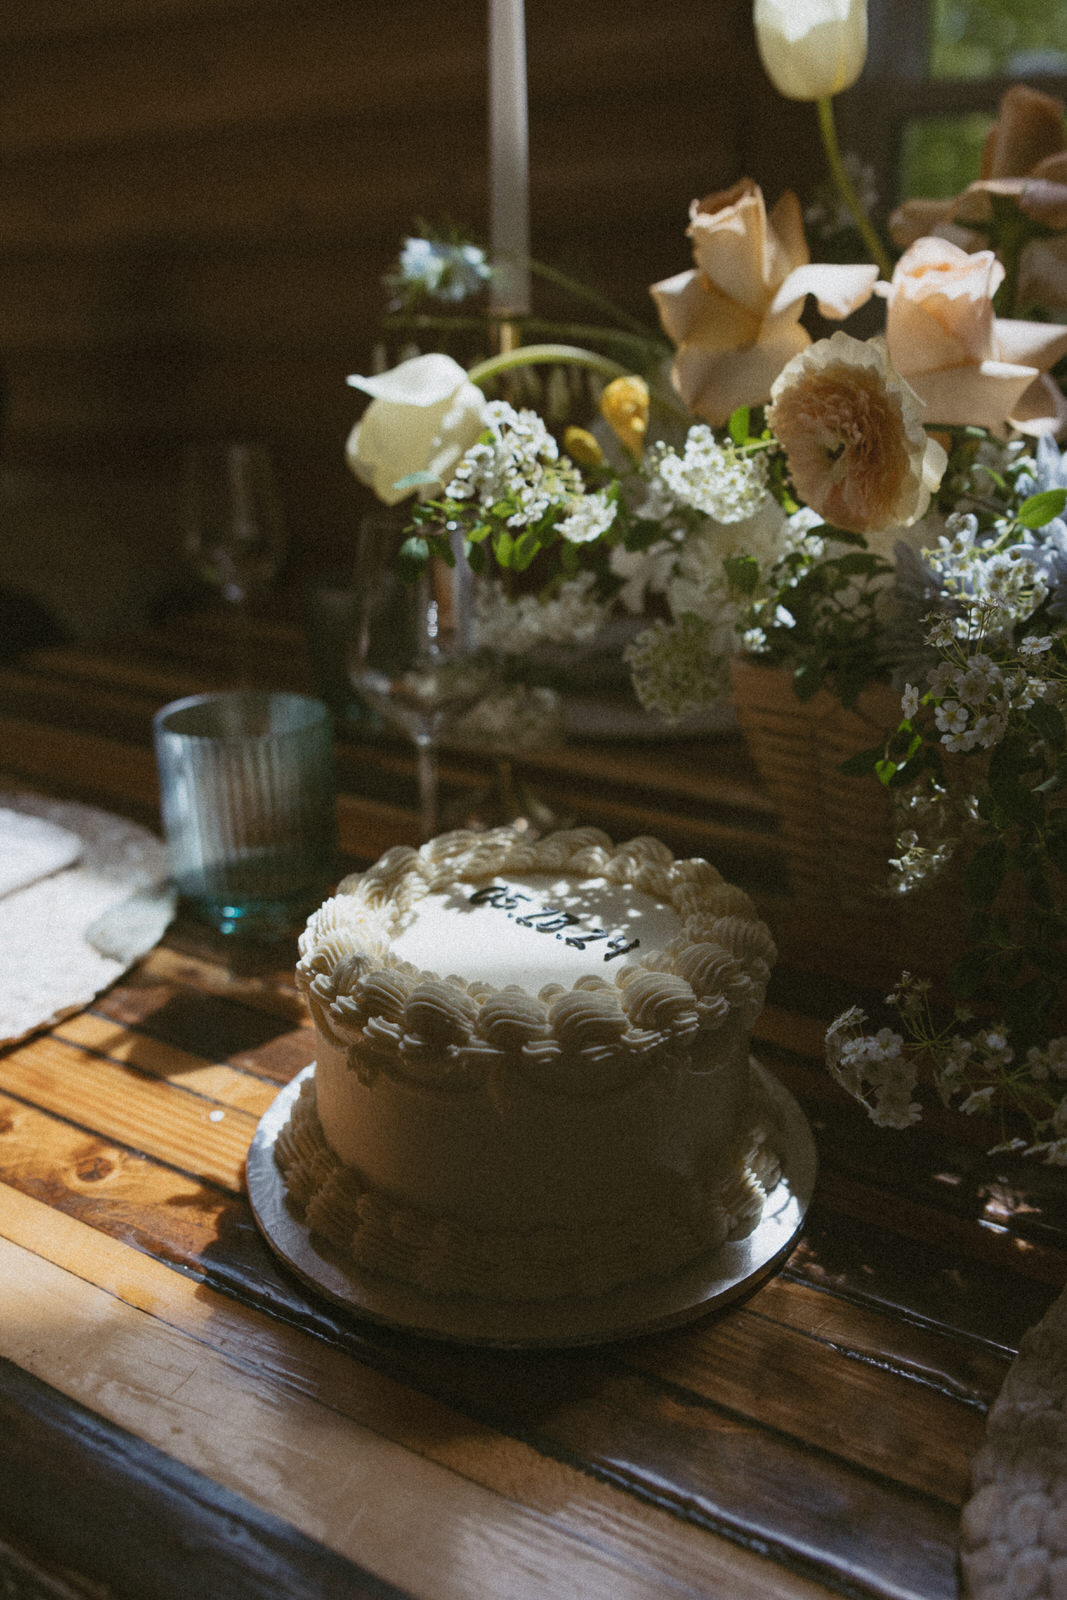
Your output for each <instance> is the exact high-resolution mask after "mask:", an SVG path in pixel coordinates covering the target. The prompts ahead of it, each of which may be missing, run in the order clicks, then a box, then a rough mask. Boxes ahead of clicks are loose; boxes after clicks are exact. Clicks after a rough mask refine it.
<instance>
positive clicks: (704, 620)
mask: <svg viewBox="0 0 1067 1600" xmlns="http://www.w3.org/2000/svg"><path fill="white" fill-rule="evenodd" d="M735 618H736V613H735V609H734V607H733V606H732V605H731V604H730V603H729V602H728V601H727V600H725V599H723V600H722V602H721V607H720V611H719V615H718V618H717V620H713V619H712V618H711V617H696V616H693V615H692V614H689V615H686V616H683V617H680V618H679V619H678V620H677V621H674V622H665V621H664V620H663V618H662V617H660V618H657V620H656V621H655V622H654V623H653V624H652V626H651V627H650V628H646V629H645V630H644V632H643V633H639V634H638V636H637V638H636V639H634V640H632V641H631V643H630V644H628V645H627V646H626V649H625V650H624V652H623V658H624V660H625V661H626V663H627V665H628V666H629V668H630V675H631V677H632V679H633V685H634V691H635V693H636V695H637V698H638V700H639V701H640V702H641V704H642V705H643V706H644V707H645V708H646V709H647V710H649V711H658V712H659V713H660V714H661V715H662V716H664V717H667V718H668V719H669V720H670V721H672V722H676V721H678V720H679V719H680V718H681V717H685V716H689V715H691V714H692V713H694V712H697V711H703V710H705V709H707V707H708V706H711V705H714V704H715V703H716V701H718V700H721V698H722V697H723V695H724V694H725V693H726V690H727V685H728V671H727V661H728V657H729V654H730V651H731V649H732V648H733V643H734V640H735V638H736V634H735V626H734V624H735Z"/></svg>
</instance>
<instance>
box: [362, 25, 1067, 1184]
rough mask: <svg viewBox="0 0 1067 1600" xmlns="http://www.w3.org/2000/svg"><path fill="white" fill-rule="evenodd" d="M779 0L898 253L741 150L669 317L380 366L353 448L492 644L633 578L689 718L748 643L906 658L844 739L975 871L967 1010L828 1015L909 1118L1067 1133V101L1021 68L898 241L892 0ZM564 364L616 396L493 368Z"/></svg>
mask: <svg viewBox="0 0 1067 1600" xmlns="http://www.w3.org/2000/svg"><path fill="white" fill-rule="evenodd" d="M754 18H755V26H756V36H757V41H758V44H759V48H760V53H761V58H762V60H763V62H764V65H765V67H766V69H767V71H768V73H769V75H770V76H771V78H772V81H773V82H774V83H775V84H776V86H777V87H778V88H779V89H780V90H781V92H782V93H784V94H786V95H789V96H791V97H793V98H798V99H806V100H811V101H813V102H814V103H815V104H816V106H817V108H818V117H819V127H820V130H821V133H822V137H823V141H824V145H825V148H826V152H827V157H828V161H829V165H830V170H831V173H832V174H833V177H834V179H835V182H836V183H837V185H838V188H839V190H840V192H841V194H842V196H843V199H844V202H845V204H846V205H847V206H848V208H849V210H850V212H851V213H852V214H853V215H854V217H855V221H856V225H857V228H858V230H859V232H860V235H861V237H862V238H863V239H864V241H865V243H866V246H867V248H868V250H869V252H870V255H871V257H872V260H871V261H870V262H861V263H847V262H846V263H840V262H838V263H827V262H813V261H812V260H811V259H810V252H809V248H808V245H807V242H806V239H805V235H804V225H803V216H802V212H801V208H800V206H799V203H798V201H797V200H796V198H795V197H794V196H792V195H790V194H786V195H783V196H781V197H780V198H779V199H778V200H777V202H776V203H775V205H774V206H773V207H772V208H770V209H768V207H767V205H766V203H765V200H764V197H763V195H762V193H761V192H760V190H759V188H758V187H757V186H756V185H755V184H754V183H752V182H751V181H749V180H742V181H740V182H739V183H737V184H736V185H734V187H733V188H731V189H729V190H727V191H724V192H722V193H719V194H714V195H710V196H708V197H706V198H705V199H703V200H701V201H699V202H694V205H693V206H692V208H691V213H690V223H689V230H688V231H689V237H690V239H691V241H692V248H693V258H694V259H693V265H692V267H691V268H689V269H688V270H686V271H683V272H680V273H679V274H677V275H676V276H675V277H673V278H670V279H667V280H664V281H663V282H661V283H658V284H655V285H653V286H652V289H651V294H652V298H653V301H654V304H655V307H656V310H657V312H658V317H659V322H660V329H661V331H660V333H659V334H657V333H655V332H652V331H646V332H644V333H642V332H640V331H639V330H637V329H635V328H634V326H633V325H632V320H631V319H627V318H624V317H622V316H621V315H620V316H618V317H615V318H614V320H613V321H612V317H611V314H610V308H606V307H605V305H604V303H603V302H602V301H600V300H599V297H594V298H596V299H597V303H598V309H599V310H600V311H601V312H605V311H607V312H608V313H609V317H608V323H607V324H605V327H604V328H602V329H601V331H602V332H604V331H605V328H606V339H602V340H600V341H599V343H597V341H595V340H592V339H590V338H584V339H583V343H582V344H581V345H575V344H571V343H559V342H553V343H533V344H529V343H528V344H520V345H519V346H518V348H517V349H513V350H510V351H509V352H507V353H504V354H501V355H498V356H495V357H490V358H488V359H487V360H484V361H481V362H479V363H476V364H475V365H474V366H473V367H471V368H470V370H467V369H465V368H464V367H462V366H461V365H460V364H459V363H458V362H456V361H455V360H454V359H453V358H452V357H450V356H448V355H445V354H444V353H443V352H440V351H438V352H436V353H434V354H429V355H418V356H415V357H413V358H412V359H410V360H408V361H405V362H402V363H401V364H400V365H399V366H397V367H395V368H394V369H392V370H391V371H387V372H384V373H382V374H379V375H378V376H376V377H371V378H362V377H360V378H354V379H352V380H350V381H351V382H353V383H354V384H355V385H356V386H357V387H359V388H361V389H362V390H364V391H365V392H366V393H368V394H369V395H370V396H371V401H372V403H371V404H370V406H369V407H368V408H367V410H366V411H365V413H364V416H363V418H362V420H361V421H360V423H358V424H357V426H356V428H355V429H354V430H353V433H352V436H351V438H350V440H349V444H348V459H349V462H350V465H351V466H352V468H353V470H354V471H355V473H356V474H357V476H359V477H360V478H361V479H362V480H363V481H365V482H368V483H370V484H371V485H372V486H373V487H374V488H375V490H376V492H377V493H378V495H379V496H380V498H381V499H383V500H385V501H386V502H388V503H392V504H396V503H398V502H399V501H401V500H402V499H405V498H407V497H414V499H413V503H412V509H411V512H410V519H409V536H408V538H407V541H406V543H405V545H404V549H403V552H402V559H403V561H404V562H405V563H407V564H408V565H410V566H412V567H418V566H419V565H420V564H421V563H424V562H426V561H427V560H429V559H430V558H431V556H439V557H441V558H443V559H452V555H451V551H452V550H453V548H454V546H455V544H456V542H457V540H456V536H457V535H460V536H461V543H462V546H463V548H464V549H465V552H466V556H467V559H468V560H469V562H470V564H471V566H472V567H473V568H474V569H475V570H476V571H479V572H482V573H484V574H486V576H487V577H488V578H490V579H491V580H492V581H491V584H489V585H488V592H489V593H490V594H491V596H492V600H491V604H490V605H489V607H488V609H487V611H486V614H485V616H484V624H485V630H486V638H487V639H490V640H492V641H493V642H495V643H496V644H497V645H498V646H500V647H502V648H505V647H508V646H510V648H511V649H513V650H518V651H520V652H521V651H525V650H527V649H528V648H530V646H531V645H532V644H534V643H536V642H539V641H544V640H545V639H550V640H552V639H555V640H559V641H572V640H575V639H580V638H583V637H589V636H590V635H591V634H592V633H593V632H595V630H596V629H597V627H598V626H599V624H600V622H601V621H602V620H603V617H604V616H605V614H606V612H607V611H609V610H612V609H614V610H618V611H623V612H630V613H632V614H633V615H634V616H635V617H636V616H639V617H642V618H644V619H645V625H644V626H643V627H642V628H641V630H640V631H639V632H638V633H637V634H636V637H634V638H633V639H632V641H631V642H630V644H629V645H628V646H627V648H626V659H627V662H628V665H629V668H630V672H631V675H632V678H633V682H634V686H635V689H636V692H637V694H638V697H639V698H640V699H641V701H642V702H643V703H644V704H645V705H646V706H648V707H649V708H651V709H653V710H656V711H659V712H661V713H662V714H664V715H665V716H667V717H670V718H679V717H682V716H684V715H686V714H687V713H689V712H692V711H694V710H697V709H699V708H700V707H702V706H705V705H707V704H708V703H710V702H714V701H717V700H720V699H721V698H722V697H723V696H724V694H726V693H727V692H728V682H729V663H730V658H731V656H732V655H733V654H734V653H736V652H737V651H738V650H743V651H745V652H747V653H748V654H750V655H752V656H754V657H756V658H758V659H762V660H764V661H766V662H768V663H772V664H775V665H778V666H784V667H786V668H788V669H789V670H790V672H791V673H792V676H793V682H794V686H795V688H796V691H797V694H798V695H799V696H800V697H801V698H805V697H808V696H811V695H813V694H815V693H816V692H817V691H818V690H820V689H823V688H828V689H830V690H831V691H832V692H833V693H834V694H836V695H837V696H838V698H839V699H840V700H841V701H842V702H843V703H844V704H846V705H848V704H851V703H853V702H854V701H855V700H856V698H857V696H858V695H859V694H860V693H861V691H862V690H863V688H864V687H865V685H867V684H869V683H871V682H873V681H876V680H882V681H886V680H889V681H892V682H893V683H895V684H896V686H897V688H898V690H899V691H900V694H901V712H900V718H899V721H898V722H897V723H896V725H894V726H892V727H888V728H887V729H886V730H885V740H884V742H883V743H882V744H880V745H879V747H878V748H876V749H872V750H867V751H863V752H858V753H857V756H856V758H855V760H854V761H853V762H851V763H849V768H850V770H852V771H854V772H856V773H857V774H864V773H866V774H869V775H870V779H869V781H875V780H877V781H881V782H882V783H884V784H886V785H888V786H890V787H891V788H892V789H893V791H894V793H895V794H896V795H897V797H898V800H899V807H898V810H899V814H900V816H901V818H902V826H901V831H900V837H899V841H898V853H897V855H896V856H895V857H894V859H893V860H892V862H890V863H887V869H891V870H892V873H893V886H894V888H895V889H896V890H897V891H898V892H900V893H902V894H906V893H910V892H912V891H913V890H914V889H915V888H916V887H917V886H918V885H919V884H920V883H923V882H926V881H928V880H929V879H931V878H932V877H935V876H936V875H938V874H944V873H946V872H949V871H955V872H958V873H959V874H960V881H961V884H962V888H963V891H964V892H965V894H966V896H967V898H968V900H969V902H970V907H971V910H970V923H969V942H968V945H967V948H966V950H965V952H964V954H963V956H962V957H961V959H960V960H959V961H958V962H957V963H956V965H955V967H954V968H953V970H952V973H951V974H950V980H949V981H950V987H951V989H952V991H953V992H954V995H955V999H956V1004H955V1006H954V1008H952V1009H951V1010H950V1012H949V1014H948V1015H947V1017H946V1016H945V1015H942V1013H941V1011H940V1009H939V1006H938V1004H937V1001H936V999H935V996H934V992H933V989H932V986H931V985H930V984H929V983H927V982H926V981H925V980H922V979H920V978H918V977H915V976H911V975H907V974H905V975H904V976H903V977H902V979H901V982H900V983H899V985H898V986H897V988H896V990H895V992H894V993H893V994H892V995H891V996H889V999H888V1004H889V1006H890V1010H891V1013H892V1014H893V1016H894V1020H895V1026H894V1027H888V1026H886V1027H881V1028H873V1029H872V1026H871V1025H869V1024H868V1022H867V1019H866V1018H865V1017H864V1016H863V1015H862V1013H860V1012H858V1011H856V1010H854V1009H853V1010H852V1011H849V1012H847V1013H845V1014H844V1015H843V1016H842V1017H839V1018H838V1019H837V1020H836V1022H835V1023H834V1024H833V1025H832V1027H831V1029H830V1031H829V1034H828V1038H827V1060H828V1064H829V1067H830V1070H831V1071H832V1072H833V1074H834V1075H835V1077H836V1078H837V1080H838V1081H839V1082H840V1083H842V1084H843V1085H844V1086H845V1087H846V1088H847V1089H849V1091H850V1092H851V1093H852V1094H853V1095H855V1096H856V1097H857V1098H858V1099H859V1100H861V1101H862V1102H863V1103H864V1104H865V1105H866V1106H867V1108H868V1110H869V1111H870V1113H871V1115H872V1116H873V1117H874V1119H875V1120H876V1121H877V1122H879V1123H882V1124H887V1125H892V1126H906V1125H908V1124H910V1123H911V1122H914V1121H915V1120H917V1119H918V1117H919V1115H920V1114H921V1106H920V1102H919V1100H918V1099H917V1097H916V1096H917V1085H918V1083H919V1081H920V1077H921V1076H922V1075H923V1074H925V1075H926V1076H928V1077H931V1078H932V1080H933V1083H934V1086H935V1087H936V1090H937V1091H938V1093H939V1094H940V1095H941V1097H942V1099H943V1100H944V1101H945V1102H946V1103H950V1104H956V1105H959V1106H962V1108H963V1110H965V1111H967V1112H970V1113H975V1112H989V1113H990V1114H994V1113H995V1114H996V1116H997V1117H998V1118H999V1122H998V1128H997V1135H996V1147H997V1148H1003V1147H1010V1148H1012V1149H1018V1150H1024V1151H1026V1152H1027V1153H1028V1154H1032V1155H1039V1156H1041V1157H1043V1158H1044V1159H1046V1160H1048V1161H1053V1162H1058V1163H1063V1164H1067V1017H1065V1016H1064V1015H1063V1011H1062V1006H1061V998H1060V996H1061V991H1062V989H1063V981H1064V978H1065V977H1067V909H1065V908H1064V900H1063V893H1062V885H1063V877H1062V875H1063V874H1064V872H1067V806H1064V804H1063V796H1064V792H1065V788H1067V721H1065V708H1067V516H1065V511H1067V456H1065V455H1061V453H1060V450H1059V447H1058V446H1057V445H1056V443H1055V435H1056V433H1057V432H1058V431H1059V430H1061V429H1062V428H1063V427H1064V425H1065V424H1067V402H1065V400H1064V396H1063V394H1062V392H1061V390H1060V388H1059V385H1058V384H1057V383H1056V381H1055V378H1054V372H1053V369H1054V368H1055V366H1056V363H1057V362H1059V361H1060V360H1061V358H1063V357H1064V356H1065V355H1067V326H1065V325H1063V324H1060V323H1058V322H1056V321H1054V320H1049V316H1050V314H1051V315H1053V316H1054V315H1055V313H1056V311H1057V310H1059V309H1061V308H1067V136H1065V132H1064V114H1063V107H1062V105H1059V104H1058V103H1057V102H1055V101H1051V100H1050V99H1049V97H1048V96H1045V95H1040V94H1037V93H1036V92H1035V91H1032V90H1029V89H1027V88H1025V87H1023V86H1017V87H1015V88H1013V89H1011V90H1009V91H1008V93H1007V94H1006V95H1005V97H1004V99H1003V101H1002V105H1001V110H1000V115H999V118H998V121H997V123H996V125H995V126H994V128H993V129H992V131H991V134H990V138H989V141H988V144H987V148H986V154H985V158H984V162H983V169H982V173H981V174H980V176H979V178H978V179H977V180H976V182H975V183H974V184H972V185H971V186H970V187H969V189H968V190H967V191H966V192H965V193H964V194H963V195H961V196H958V197H956V199H955V200H952V201H946V202H940V201H939V202H929V201H910V202H908V203H907V204H906V205H904V206H902V207H901V208H900V209H899V210H898V211H897V212H896V213H895V214H894V215H893V217H892V218H891V220H890V232H891V234H892V237H893V240H894V243H895V244H896V246H897V248H898V249H899V250H900V251H901V253H900V255H899V257H898V259H897V260H896V261H895V263H893V262H892V261H891V259H890V255H889V252H888V251H887V250H886V249H885V247H884V245H883V244H882V242H881V241H880V240H879V239H878V237H877V235H876V234H875V232H874V230H873V228H872V227H871V224H870V222H869V220H868V217H867V215H866V212H865V210H864V208H863V206H862V205H861V204H860V202H859V200H858V198H857V196H856V193H855V190H854V188H853V186H852V184H851V181H850V178H849V173H848V170H847V163H845V162H844V161H842V159H841V156H840V154H839V152H838V150H837V144H836V137H835V134H834V127H833V114H832V98H833V96H834V95H835V94H836V93H838V92H839V91H840V90H842V89H844V88H846V87H848V86H849V85H850V84H851V83H852V82H854V81H855V79H856V77H857V76H858V74H859V72H860V71H861V70H862V67H863V63H864V57H865V41H866V8H865V5H864V4H862V3H857V0H817V3H816V0H813V3H811V4H809V5H805V6H804V7H802V8H801V7H798V6H796V5H791V4H790V3H789V0H756V3H755V11H754ZM462 248H463V247H461V246H460V245H459V244H458V243H457V242H456V241H455V240H451V241H438V242H437V243H434V242H433V241H422V242H421V244H420V245H419V247H418V248H414V247H413V246H412V244H411V243H410V242H409V245H408V247H407V251H406V260H407V262H408V268H407V269H406V275H405V271H403V270H402V271H401V272H400V274H399V275H398V281H405V282H406V283H407V284H408V290H409V297H410V290H411V286H412V282H413V280H414V278H415V277H417V276H418V275H419V274H422V277H423V280H424V282H425V283H426V284H428V283H429V275H430V273H431V272H432V273H433V274H436V277H437V281H438V282H439V283H444V284H445V285H446V286H447V293H448V294H450V295H451V294H453V293H458V290H457V288H456V286H458V285H460V284H462V283H463V282H464V281H469V282H470V283H472V284H473V283H475V282H480V281H483V275H482V274H481V273H480V264H479V260H478V258H477V256H476V255H475V256H472V255H471V254H470V253H469V250H468V251H467V253H466V254H463V255H457V254H456V252H458V251H460V250H461V249H462ZM449 252H452V254H451V255H450V254H449ZM413 263H414V266H413V265H412V264H413ZM483 264H484V263H483ZM416 269H417V270H416ZM465 275H466V277H465ZM557 277H558V275H557ZM872 296H878V297H880V298H881V299H882V300H883V302H884V306H885V326H884V332H883V333H882V334H880V335H878V336H876V337H873V338H866V339H859V338H855V337H853V336H852V335H851V334H849V333H848V332H846V331H844V330H841V331H838V332H835V333H833V334H832V335H831V336H830V337H827V338H821V339H813V338H812V336H811V334H810V333H809V332H808V331H807V329H806V328H805V326H804V323H803V320H802V318H803V316H804V314H805V311H806V308H807V307H808V305H809V302H810V301H811V300H814V301H815V303H816V304H817V307H818V310H819V312H820V314H821V316H822V317H824V318H827V319H831V320H837V321H841V320H844V319H845V318H847V317H848V316H849V315H851V313H852V312H853V311H855V310H856V309H858V308H859V307H860V306H861V305H863V304H865V303H866V302H868V301H869V300H870V299H871V298H872ZM1020 312H1022V313H1023V315H1020V314H1019V313H1020ZM571 331H572V330H571ZM546 364H547V365H549V366H558V367H561V368H563V369H565V370H566V371H568V372H569V373H573V372H575V371H580V372H583V373H584V374H585V375H586V376H589V375H592V376H593V377H595V379H596V382H597V385H598V389H599V417H598V419H597V420H596V421H594V422H592V423H590V425H589V426H588V427H586V426H576V425H575V424H573V423H571V424H570V425H569V426H563V427H561V426H558V425H556V418H555V417H554V416H553V415H552V414H551V413H552V406H551V404H548V403H545V404H542V405H541V406H539V407H538V408H537V409H531V408H530V407H528V406H524V405H523V404H522V403H521V401H520V400H519V399H517V398H516V393H515V392H514V391H512V392H511V393H510V394H509V393H507V392H505V393H504V394H502V395H498V396H497V397H495V398H492V397H490V396H489V395H488V394H487V393H486V388H487V385H489V384H491V382H492V381H494V380H499V379H500V378H501V376H502V375H505V376H508V375H510V377H512V378H514V377H515V376H516V375H517V374H520V373H521V372H522V371H523V370H524V369H525V368H529V367H534V366H540V367H544V366H545V365H546ZM585 420H586V421H588V418H587V419H585Z"/></svg>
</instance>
